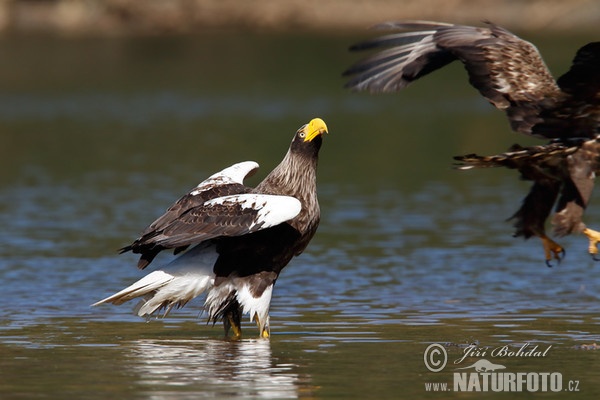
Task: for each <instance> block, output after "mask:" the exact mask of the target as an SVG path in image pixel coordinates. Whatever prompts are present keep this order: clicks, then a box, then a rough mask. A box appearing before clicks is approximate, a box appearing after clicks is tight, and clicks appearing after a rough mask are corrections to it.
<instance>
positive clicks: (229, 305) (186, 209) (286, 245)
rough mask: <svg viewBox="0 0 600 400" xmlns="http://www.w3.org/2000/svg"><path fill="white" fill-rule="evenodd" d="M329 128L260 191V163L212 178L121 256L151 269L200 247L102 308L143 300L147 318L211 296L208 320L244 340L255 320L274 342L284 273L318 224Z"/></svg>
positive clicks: (292, 153) (299, 146)
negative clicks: (163, 255) (244, 326)
mask: <svg viewBox="0 0 600 400" xmlns="http://www.w3.org/2000/svg"><path fill="white" fill-rule="evenodd" d="M325 132H327V126H326V125H325V123H324V122H323V120H321V119H320V118H315V119H313V120H311V121H310V122H309V123H308V124H306V125H304V126H303V127H301V128H300V129H299V130H298V131H297V132H296V134H295V136H294V139H293V140H292V143H291V145H290V148H289V150H288V152H287V154H286V156H285V157H284V159H283V160H282V161H281V163H280V164H279V165H278V166H277V167H276V168H275V169H274V170H273V171H272V172H271V173H270V174H269V175H267V177H266V178H265V179H264V180H263V181H262V182H261V183H260V184H259V185H258V186H256V187H255V188H250V187H247V186H244V185H243V180H244V178H245V177H246V176H248V175H250V174H252V173H254V172H255V171H256V169H257V168H258V164H256V163H254V162H251V161H246V162H242V163H239V164H235V165H233V166H231V167H229V168H226V169H224V170H223V171H221V172H219V173H217V174H214V175H212V176H211V177H209V178H208V179H206V180H205V181H203V182H202V183H200V184H199V185H198V186H197V187H195V188H194V189H193V190H191V191H190V192H189V193H188V194H186V195H185V196H183V197H182V198H181V199H179V200H178V201H177V202H176V203H175V204H174V205H172V206H171V207H170V208H169V209H167V211H166V212H165V214H164V215H162V216H161V217H159V218H158V219H157V220H156V221H154V222H153V223H152V224H150V226H148V227H147V228H146V229H145V230H144V231H143V233H142V235H141V236H140V237H139V238H138V239H136V240H135V241H134V242H133V243H132V244H131V245H129V246H126V247H124V248H123V249H121V252H126V251H133V252H134V253H138V254H141V257H140V261H139V263H138V266H139V267H140V268H144V267H146V266H147V265H148V264H150V263H151V262H152V260H153V259H154V257H155V256H156V255H157V254H158V253H159V252H160V251H162V250H166V249H174V250H175V252H176V253H178V252H181V251H184V250H186V249H187V248H188V247H190V246H194V247H192V248H190V249H189V250H187V251H186V252H185V253H183V254H182V255H180V256H179V257H177V258H176V259H175V260H173V261H172V262H171V263H170V264H169V265H167V266H166V267H165V268H163V269H160V270H157V271H154V272H152V273H151V274H149V275H147V276H145V277H144V278H142V279H140V280H139V281H138V282H136V283H134V284H133V285H131V286H129V287H128V288H126V289H124V290H122V291H120V292H119V293H116V294H114V295H112V296H110V297H108V298H106V299H104V300H101V301H99V302H98V303H96V304H95V305H97V304H101V303H113V304H121V303H123V302H125V301H128V300H131V299H133V298H137V297H143V300H142V302H141V303H140V305H139V306H138V310H137V313H138V315H140V316H146V315H151V314H153V313H154V312H156V311H158V310H161V309H164V310H165V314H166V313H168V312H169V311H170V310H171V309H172V308H173V307H181V306H183V305H185V304H186V303H187V302H188V301H190V300H191V299H192V298H194V297H196V296H198V295H200V294H201V293H203V292H204V291H208V294H207V298H206V301H205V307H206V309H207V312H208V316H209V321H213V322H217V321H218V320H223V322H224V326H225V331H226V333H227V332H228V331H229V329H230V328H233V331H234V335H235V336H236V337H239V336H241V327H240V318H241V315H242V314H245V313H249V314H250V317H251V319H255V320H256V322H257V325H258V327H259V330H260V335H261V336H262V337H268V336H269V305H270V301H271V294H272V290H273V286H274V284H275V282H276V280H277V278H278V276H279V273H280V272H281V270H282V269H283V268H284V267H285V266H286V265H287V264H288V263H289V261H290V260H291V259H292V258H293V257H294V256H297V255H299V254H300V253H302V252H303V251H304V249H305V248H306V246H307V245H308V243H309V241H310V240H311V238H312V237H313V236H314V234H315V232H316V230H317V227H318V225H319V219H320V211H319V203H318V201H317V191H316V170H317V162H318V153H319V149H320V148H321V143H322V135H323V134H324V133H325Z"/></svg>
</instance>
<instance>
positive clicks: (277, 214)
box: [204, 193, 302, 229]
mask: <svg viewBox="0 0 600 400" xmlns="http://www.w3.org/2000/svg"><path fill="white" fill-rule="evenodd" d="M204 205H206V206H213V205H214V206H216V205H222V206H237V207H240V208H241V209H242V210H244V209H248V208H250V209H252V210H255V211H256V216H255V218H254V221H253V223H252V225H251V226H250V228H249V229H252V227H254V226H256V225H259V226H260V227H261V229H266V228H270V227H272V226H275V225H279V224H281V223H283V222H286V221H289V220H290V219H292V218H294V217H296V216H297V215H298V214H300V211H301V210H302V204H301V203H300V200H298V199H296V198H295V197H291V196H278V195H270V194H256V193H246V194H234V195H231V196H223V197H218V198H216V199H212V200H209V201H207V202H206V203H204Z"/></svg>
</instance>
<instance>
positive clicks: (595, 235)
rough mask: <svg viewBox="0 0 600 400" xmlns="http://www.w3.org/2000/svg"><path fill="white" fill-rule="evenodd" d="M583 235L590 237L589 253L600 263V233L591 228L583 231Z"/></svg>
mask: <svg viewBox="0 0 600 400" xmlns="http://www.w3.org/2000/svg"><path fill="white" fill-rule="evenodd" d="M583 234H584V235H585V236H587V237H588V239H589V241H590V246H589V247H588V252H589V253H590V255H591V256H592V258H593V259H594V261H600V258H598V257H597V256H598V243H600V232H598V231H595V230H593V229H590V228H585V229H584V230H583Z"/></svg>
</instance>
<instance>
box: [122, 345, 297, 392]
mask: <svg viewBox="0 0 600 400" xmlns="http://www.w3.org/2000/svg"><path fill="white" fill-rule="evenodd" d="M131 355H132V357H133V358H134V359H135V360H134V367H133V368H134V370H135V371H136V372H137V373H138V376H139V377H138V379H139V380H138V383H139V384H141V385H148V386H149V387H150V386H151V387H152V389H151V390H152V393H151V397H150V398H156V399H159V398H169V397H170V396H172V395H173V393H174V392H177V393H178V398H182V396H181V392H182V391H184V392H185V393H187V394H189V395H190V398H193V397H194V396H198V395H201V394H202V393H204V394H207V393H211V396H212V395H215V394H221V395H227V396H234V397H252V398H282V399H283V398H286V399H289V398H297V397H298V390H299V389H298V385H299V381H300V378H299V375H298V374H297V373H295V372H294V369H295V368H296V367H297V366H296V365H294V364H290V363H284V362H279V361H278V360H277V359H276V358H274V357H273V356H272V353H271V343H270V341H268V340H261V339H256V340H243V341H225V340H201V341H200V340H150V339H142V340H137V341H135V342H133V343H132V346H131ZM217 397H219V396H217Z"/></svg>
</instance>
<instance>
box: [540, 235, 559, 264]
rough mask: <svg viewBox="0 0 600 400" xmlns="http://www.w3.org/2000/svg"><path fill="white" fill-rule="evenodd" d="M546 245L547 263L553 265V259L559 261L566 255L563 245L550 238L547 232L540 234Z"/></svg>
mask: <svg viewBox="0 0 600 400" xmlns="http://www.w3.org/2000/svg"><path fill="white" fill-rule="evenodd" d="M539 236H540V239H542V244H543V245H544V255H545V256H546V265H547V266H548V267H552V260H557V261H558V262H559V263H560V262H561V260H562V259H563V258H564V257H565V249H563V248H562V246H561V245H559V244H558V243H556V242H555V241H554V240H552V239H550V238H549V237H548V236H546V235H545V234H541V235H539Z"/></svg>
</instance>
